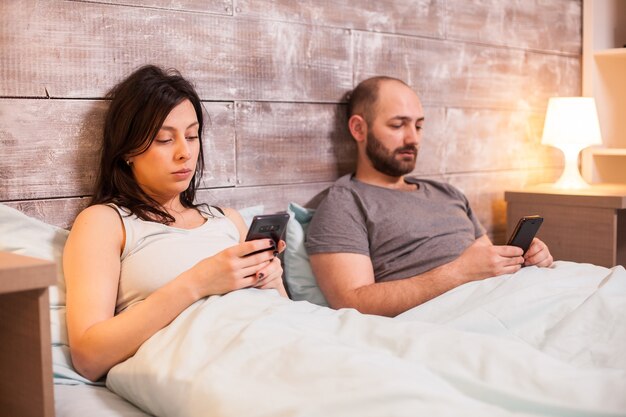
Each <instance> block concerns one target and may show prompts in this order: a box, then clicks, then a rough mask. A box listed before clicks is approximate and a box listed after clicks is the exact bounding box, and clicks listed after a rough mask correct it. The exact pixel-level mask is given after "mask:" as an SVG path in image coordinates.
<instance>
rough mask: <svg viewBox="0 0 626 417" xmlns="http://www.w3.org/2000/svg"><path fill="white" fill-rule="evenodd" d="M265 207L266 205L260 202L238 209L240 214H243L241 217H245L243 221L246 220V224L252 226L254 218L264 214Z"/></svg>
mask: <svg viewBox="0 0 626 417" xmlns="http://www.w3.org/2000/svg"><path fill="white" fill-rule="evenodd" d="M264 208H265V207H264V206H263V205H262V204H260V205H258V206H250V207H244V208H242V209H241V210H238V211H239V214H241V217H243V221H244V222H246V226H248V227H250V224H251V223H252V218H253V217H254V216H257V215H259V214H263V209H264Z"/></svg>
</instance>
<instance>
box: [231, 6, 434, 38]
mask: <svg viewBox="0 0 626 417" xmlns="http://www.w3.org/2000/svg"><path fill="white" fill-rule="evenodd" d="M444 6H445V2H444V0H396V1H392V0H381V1H360V2H356V3H355V2H354V1H351V0H300V1H293V0H278V1H276V0H235V14H236V15H240V16H252V17H255V18H259V19H272V20H280V21H288V22H302V23H307V24H311V25H316V24H320V22H323V24H324V25H325V26H333V27H341V28H349V29H360V30H365V31H368V32H386V33H402V34H407V35H415V36H425V37H429V38H443V36H444V28H445V26H444V24H445V22H444V16H445V14H444V12H445V7H444Z"/></svg>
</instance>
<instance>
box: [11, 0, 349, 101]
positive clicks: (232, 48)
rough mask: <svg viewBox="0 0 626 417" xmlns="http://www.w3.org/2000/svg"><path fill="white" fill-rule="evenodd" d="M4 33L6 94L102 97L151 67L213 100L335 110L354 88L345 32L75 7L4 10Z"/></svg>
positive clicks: (39, 4)
mask: <svg viewBox="0 0 626 417" xmlns="http://www.w3.org/2000/svg"><path fill="white" fill-rule="evenodd" d="M0 28H2V29H1V32H0V44H2V47H3V53H2V55H0V68H2V73H1V74H0V75H2V76H1V77H0V96H18V97H25V96H28V97H46V96H51V97H102V96H103V95H104V93H105V92H106V91H107V90H108V89H109V88H110V87H111V86H112V85H114V84H115V83H116V82H118V81H119V80H120V79H121V78H122V77H124V76H125V75H126V74H128V73H129V72H130V71H132V70H133V69H135V68H136V67H138V66H140V65H143V64H145V63H156V64H159V65H163V66H170V67H175V68H178V69H179V70H180V71H181V72H182V73H184V74H185V76H187V77H188V78H190V79H191V80H193V81H194V82H195V83H196V85H197V88H198V90H199V91H198V92H199V94H200V95H201V97H202V98H210V99H211V100H233V99H246V100H289V101H309V100H313V101H329V102H335V101H337V100H338V99H339V98H340V97H341V95H342V94H343V92H344V91H345V90H346V89H348V88H350V87H351V84H352V75H351V71H350V34H349V33H346V32H345V31H344V30H341V29H333V28H327V27H319V26H317V27H311V26H305V25H297V24H287V23H280V22H267V21H258V20H245V19H233V18H230V17H219V16H213V15H208V14H199V13H186V12H178V11H167V10H160V9H145V8H138V7H125V6H113V5H103V4H91V3H75V2H71V3H65V2H61V3H57V2H24V3H22V2H1V3H0ZM42 39H45V40H46V41H45V42H41V41H34V40H42Z"/></svg>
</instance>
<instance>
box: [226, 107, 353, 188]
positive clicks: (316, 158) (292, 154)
mask: <svg viewBox="0 0 626 417" xmlns="http://www.w3.org/2000/svg"><path fill="white" fill-rule="evenodd" d="M345 125H346V116H345V106H337V105H329V104H306V105H299V106H298V108H297V110H296V109H294V104H293V103H258V102H257V103H254V102H244V103H237V126H238V128H239V131H238V133H237V172H238V178H239V184H241V185H263V184H290V183H298V182H319V181H332V180H334V179H336V178H337V177H339V176H341V175H343V174H345V173H348V172H351V171H353V169H354V166H355V165H354V163H355V160H356V158H355V152H356V151H355V149H356V147H355V146H354V141H353V140H352V139H351V138H350V136H349V133H348V132H347V129H346V128H345V127H344V126H345Z"/></svg>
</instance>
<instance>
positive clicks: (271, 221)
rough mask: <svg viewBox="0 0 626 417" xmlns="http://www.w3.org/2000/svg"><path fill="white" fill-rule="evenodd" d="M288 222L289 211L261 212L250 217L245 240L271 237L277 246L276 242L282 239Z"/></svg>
mask: <svg viewBox="0 0 626 417" xmlns="http://www.w3.org/2000/svg"><path fill="white" fill-rule="evenodd" d="M287 222H289V213H274V214H261V215H258V216H254V217H253V218H252V224H250V228H249V229H248V234H247V235H246V241H249V240H256V239H272V240H273V241H274V243H275V244H276V247H277V248H278V242H279V241H280V240H283V239H284V236H285V230H287ZM265 250H269V248H268V249H263V250H260V251H256V252H252V253H250V254H248V255H254V254H255V253H259V252H263V251H265Z"/></svg>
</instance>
